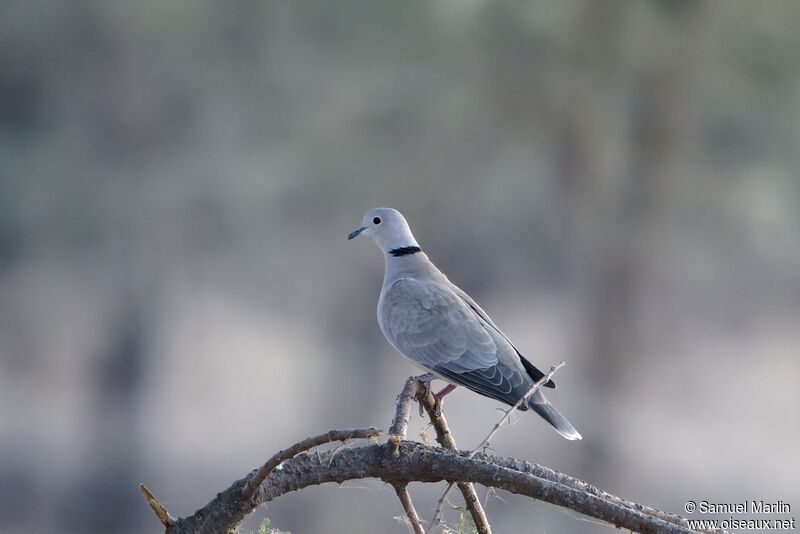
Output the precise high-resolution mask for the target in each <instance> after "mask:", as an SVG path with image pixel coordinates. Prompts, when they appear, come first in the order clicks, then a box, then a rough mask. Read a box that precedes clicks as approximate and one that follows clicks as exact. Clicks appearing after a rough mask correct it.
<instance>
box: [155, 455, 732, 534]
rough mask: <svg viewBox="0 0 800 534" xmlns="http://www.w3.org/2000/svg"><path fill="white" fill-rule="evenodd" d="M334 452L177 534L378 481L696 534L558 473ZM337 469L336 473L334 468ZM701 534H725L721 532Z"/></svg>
mask: <svg viewBox="0 0 800 534" xmlns="http://www.w3.org/2000/svg"><path fill="white" fill-rule="evenodd" d="M330 455H331V452H330V451H325V452H322V453H320V454H319V455H317V454H308V453H301V454H298V455H297V456H295V457H294V458H292V459H290V460H286V461H284V463H283V465H282V468H281V469H278V470H275V471H273V472H272V474H271V475H270V476H269V477H268V478H267V479H266V480H265V481H264V482H263V483H262V484H261V486H259V487H258V489H257V490H256V493H255V494H254V495H253V498H252V499H249V500H243V499H242V488H244V486H245V485H246V484H247V480H249V478H250V477H249V476H248V477H245V478H243V479H241V480H238V481H236V482H234V483H233V485H232V486H231V487H230V488H228V489H227V490H225V491H223V492H221V493H219V494H218V495H217V496H216V497H215V498H214V499H213V500H212V501H211V502H209V503H208V504H207V505H206V506H204V507H203V508H201V509H200V510H198V511H197V512H195V513H194V514H193V515H191V516H189V517H185V518H181V519H177V520H175V523H174V524H173V525H172V526H171V527H170V530H169V532H170V534H188V533H192V534H195V533H197V532H201V533H202V532H208V533H220V532H227V531H228V530H230V529H232V528H234V527H236V525H238V524H239V523H240V522H241V521H242V520H243V519H244V518H245V517H246V516H247V515H248V514H249V513H250V512H252V511H253V510H254V509H255V507H257V506H259V505H261V504H264V503H266V502H268V501H271V500H273V499H276V498H278V497H280V496H281V495H284V494H286V493H289V492H292V491H297V490H301V489H303V488H305V487H308V486H315V485H319V484H324V483H326V482H339V483H341V482H344V481H346V480H355V479H363V478H378V479H381V480H383V481H385V482H388V483H393V482H400V483H408V482H409V481H418V482H441V481H443V480H447V481H453V480H459V481H465V482H474V483H477V484H482V485H484V486H491V487H495V488H498V489H503V490H506V491H509V492H511V493H517V494H520V495H526V496H528V497H531V498H534V499H538V500H541V501H545V502H549V503H551V504H555V505H558V506H563V507H566V508H570V509H572V510H575V511H577V512H580V513H582V514H585V515H587V516H590V517H594V518H596V519H600V520H602V521H605V522H607V523H610V524H613V525H615V526H617V527H619V528H624V529H628V530H631V531H634V532H642V533H645V534H662V533H663V534H691V533H695V532H697V531H693V530H691V529H689V527H688V522H687V521H686V519H684V518H681V517H679V516H674V515H671V514H665V513H664V512H659V511H656V510H653V509H651V508H645V507H642V506H641V505H638V504H636V503H632V502H628V501H624V500H623V499H620V498H619V497H614V496H611V495H608V494H607V493H605V492H603V491H600V490H599V489H597V488H595V487H594V486H591V485H590V484H587V483H586V482H582V481H580V480H577V479H571V478H569V477H566V476H565V475H562V476H563V477H566V478H563V482H564V483H562V482H561V481H560V480H562V479H561V477H558V476H556V477H553V478H552V479H550V478H547V477H548V476H551V475H550V474H551V473H553V472H552V471H551V470H549V469H547V468H544V467H541V466H537V465H532V464H528V463H527V462H521V461H520V460H516V459H514V458H503V457H500V456H493V455H488V454H483V453H478V454H476V455H475V457H474V458H469V457H468V453H466V452H455V451H448V450H445V449H441V448H435V447H428V446H425V445H422V444H420V443H415V442H409V441H403V442H402V443H401V444H400V447H399V451H398V453H397V454H395V453H394V452H393V451H392V450H391V447H390V446H388V445H380V444H369V445H363V446H358V447H352V448H348V449H344V450H342V451H340V452H338V453H337V454H336V457H335V458H334V460H333V461H332V462H330ZM329 462H330V465H328V464H329ZM701 532H706V533H712V532H713V533H715V534H723V532H724V531H721V530H716V531H713V530H704V531H701Z"/></svg>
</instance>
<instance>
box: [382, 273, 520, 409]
mask: <svg viewBox="0 0 800 534" xmlns="http://www.w3.org/2000/svg"><path fill="white" fill-rule="evenodd" d="M380 319H381V321H380V322H381V328H382V329H383V331H384V333H385V334H386V337H387V338H388V339H389V341H390V342H391V343H392V345H394V346H395V348H397V349H398V350H399V351H400V352H402V353H403V354H404V355H406V356H407V357H408V358H410V359H411V360H413V361H414V362H416V363H417V364H418V365H420V366H421V367H423V368H426V369H429V370H431V371H433V372H434V373H437V374H439V375H440V376H442V377H443V378H446V379H447V380H449V381H451V382H453V383H456V384H460V385H463V386H465V387H467V388H469V389H471V390H473V391H476V392H478V393H480V394H482V395H486V396H488V397H491V398H494V399H497V400H499V401H502V402H505V403H508V404H514V403H515V402H516V401H517V399H519V397H520V396H521V395H522V394H524V392H525V391H526V390H527V388H528V387H529V385H530V377H529V376H528V374H527V372H526V369H525V367H524V366H523V364H522V362H521V361H520V359H519V356H518V353H517V351H516V349H515V348H514V346H513V345H511V343H510V342H509V341H508V340H507V339H506V338H505V336H504V335H503V334H502V333H501V332H500V331H499V330H497V327H496V326H494V324H493V323H491V322H490V320H486V319H484V318H482V317H481V315H480V314H479V313H478V312H476V311H475V310H474V309H473V308H472V307H471V306H470V305H469V303H468V302H466V301H465V300H464V299H463V298H462V297H461V296H460V295H459V294H458V293H456V292H455V291H452V290H450V289H449V288H448V287H443V286H442V284H437V283H435V281H431V282H422V281H419V280H417V279H414V278H403V279H400V280H398V281H396V282H395V283H394V284H392V286H391V287H389V288H388V289H387V290H386V291H385V292H384V295H383V296H382V298H381V305H380Z"/></svg>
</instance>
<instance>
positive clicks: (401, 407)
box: [389, 376, 419, 450]
mask: <svg viewBox="0 0 800 534" xmlns="http://www.w3.org/2000/svg"><path fill="white" fill-rule="evenodd" d="M418 387H419V377H416V376H412V377H409V379H408V380H406V383H405V385H404V386H403V391H401V392H400V395H399V396H398V397H397V408H396V409H395V414H394V419H392V424H391V426H390V427H389V444H390V445H392V446H393V448H394V450H397V447H398V446H399V445H400V442H401V441H403V440H404V439H406V432H408V420H409V418H410V417H411V402H412V401H413V400H414V397H415V396H416V394H417V388H418Z"/></svg>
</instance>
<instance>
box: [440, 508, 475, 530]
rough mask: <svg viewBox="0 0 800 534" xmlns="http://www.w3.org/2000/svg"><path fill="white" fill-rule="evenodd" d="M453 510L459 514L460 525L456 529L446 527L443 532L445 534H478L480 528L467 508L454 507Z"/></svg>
mask: <svg viewBox="0 0 800 534" xmlns="http://www.w3.org/2000/svg"><path fill="white" fill-rule="evenodd" d="M453 510H455V511H456V512H458V525H457V526H455V527H451V526H445V527H444V529H443V530H442V532H443V534H478V528H477V527H476V526H475V522H474V521H473V520H472V516H471V515H470V513H469V511H468V510H467V509H466V508H464V507H463V506H454V507H453Z"/></svg>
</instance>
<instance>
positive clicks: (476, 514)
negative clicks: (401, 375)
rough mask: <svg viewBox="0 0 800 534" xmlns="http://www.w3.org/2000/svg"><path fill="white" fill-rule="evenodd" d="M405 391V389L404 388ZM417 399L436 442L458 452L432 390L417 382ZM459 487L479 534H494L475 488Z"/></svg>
mask: <svg viewBox="0 0 800 534" xmlns="http://www.w3.org/2000/svg"><path fill="white" fill-rule="evenodd" d="M406 384H408V382H406ZM403 391H405V388H403ZM416 398H417V400H418V401H419V403H420V405H421V406H422V407H423V408H424V409H425V412H427V414H428V417H429V418H430V420H431V424H432V425H433V428H434V430H435V431H436V441H438V442H439V445H441V446H442V447H444V448H445V449H451V450H456V449H457V448H458V447H457V446H456V440H455V438H454V437H453V434H452V433H451V432H450V427H448V426H447V420H446V419H445V417H444V413H442V410H441V405H440V404H439V401H437V399H436V396H435V395H434V394H433V393H431V391H430V388H427V387H424V384H422V383H420V382H417V394H416ZM457 485H458V489H459V491H461V495H463V497H464V504H465V505H466V507H467V510H469V513H470V515H472V522H473V523H475V528H476V529H477V530H478V534H492V528H491V526H490V525H489V520H488V518H487V517H486V512H485V511H484V510H483V506H482V505H481V501H480V500H479V499H478V494H477V493H476V492H475V487H474V486H473V485H472V484H470V483H469V482H458V484H457ZM449 487H452V483H451V484H449V485H448V488H449ZM443 502H444V498H442V500H441V501H440V502H439V505H438V507H439V509H440V510H441V506H442V503H443ZM428 528H430V527H428Z"/></svg>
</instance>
